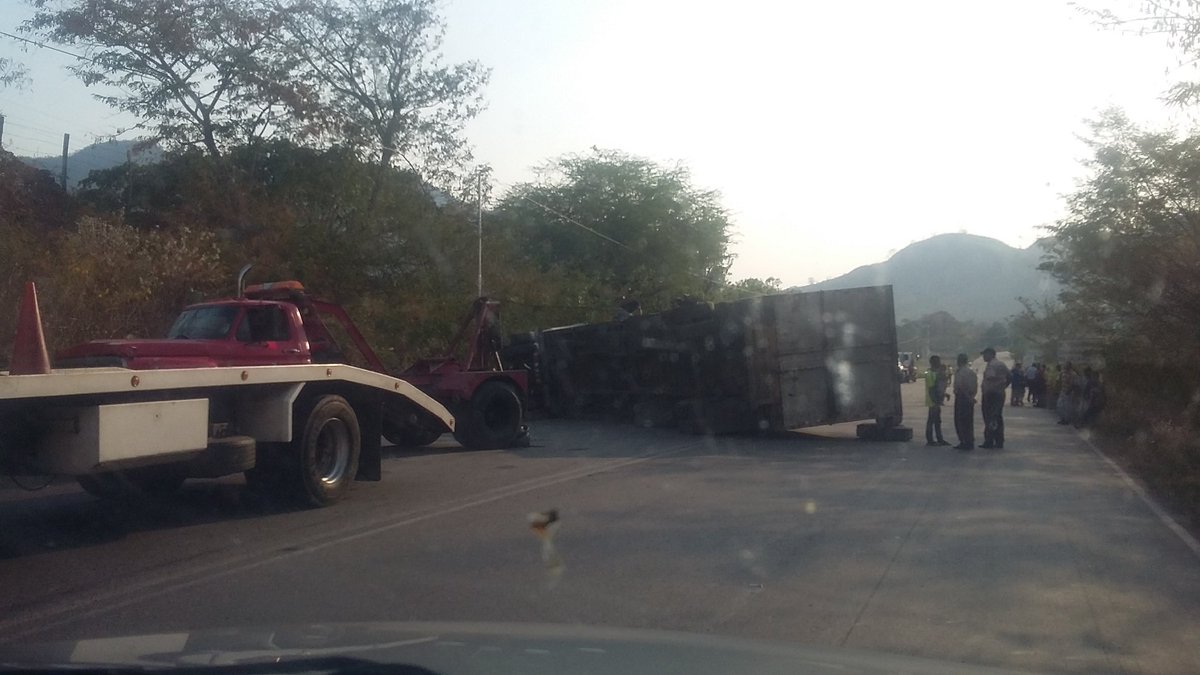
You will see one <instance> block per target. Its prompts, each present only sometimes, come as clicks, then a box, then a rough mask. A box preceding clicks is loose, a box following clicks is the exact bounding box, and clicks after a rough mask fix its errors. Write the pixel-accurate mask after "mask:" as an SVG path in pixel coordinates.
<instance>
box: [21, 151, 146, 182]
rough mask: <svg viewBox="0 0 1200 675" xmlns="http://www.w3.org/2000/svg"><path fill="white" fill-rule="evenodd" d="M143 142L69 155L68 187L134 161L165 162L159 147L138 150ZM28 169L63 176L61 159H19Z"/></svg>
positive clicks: (139, 162)
mask: <svg viewBox="0 0 1200 675" xmlns="http://www.w3.org/2000/svg"><path fill="white" fill-rule="evenodd" d="M143 143H144V141H141V140H124V141H105V142H103V143H93V144H91V145H89V146H87V147H85V148H81V149H79V150H76V151H75V152H72V153H69V154H68V155H67V187H68V188H69V189H72V190H73V189H75V187H76V186H78V185H79V181H81V180H83V179H84V178H87V175H88V174H89V173H91V172H92V171H98V170H102V169H111V168H112V167H114V166H118V165H121V164H124V163H125V162H127V161H129V159H132V160H133V161H134V163H136V164H152V163H154V162H157V161H159V160H160V159H162V150H160V149H159V148H158V146H156V145H152V146H150V147H148V148H144V149H139V147H138V146H140V145H142V144H143ZM18 159H20V160H21V161H22V162H24V163H26V164H28V165H29V166H32V167H36V168H39V169H43V170H45V171H49V172H50V173H51V174H52V175H53V176H54V177H55V179H56V180H57V179H58V176H59V174H60V173H62V157H61V156H58V157H18Z"/></svg>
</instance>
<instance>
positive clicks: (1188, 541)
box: [1079, 433, 1200, 559]
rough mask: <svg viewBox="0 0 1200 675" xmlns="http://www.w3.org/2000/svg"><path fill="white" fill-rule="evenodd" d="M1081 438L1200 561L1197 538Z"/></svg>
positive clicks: (1090, 442) (1093, 444)
mask: <svg viewBox="0 0 1200 675" xmlns="http://www.w3.org/2000/svg"><path fill="white" fill-rule="evenodd" d="M1079 438H1080V439H1082V440H1083V442H1084V443H1087V445H1088V447H1089V448H1091V449H1092V452H1094V453H1096V455H1097V456H1098V457H1100V459H1103V460H1104V461H1105V462H1107V463H1108V465H1109V466H1110V467H1112V469H1113V470H1114V471H1116V472H1117V475H1118V476H1120V477H1121V480H1122V481H1124V482H1125V484H1126V485H1127V486H1129V489H1131V490H1133V492H1134V494H1136V495H1137V496H1138V497H1140V498H1141V499H1142V502H1143V503H1144V504H1145V505H1146V506H1148V507H1150V511H1151V512H1153V513H1154V515H1156V516H1158V519H1159V520H1161V521H1162V523H1163V525H1166V526H1167V529H1169V530H1171V531H1172V532H1174V533H1175V536H1177V537H1179V539H1180V541H1182V542H1183V543H1184V545H1185V546H1187V547H1188V548H1189V549H1191V551H1192V554H1193V555H1195V556H1196V558H1197V559H1200V541H1197V540H1196V538H1195V537H1193V536H1192V533H1191V532H1188V531H1187V528H1185V527H1184V526H1182V525H1180V524H1179V521H1177V520H1175V518H1173V517H1172V516H1171V514H1169V513H1167V511H1166V509H1164V508H1163V507H1161V506H1159V505H1158V502H1157V501H1155V499H1154V497H1151V496H1150V494H1149V493H1148V492H1146V489H1145V488H1143V487H1142V486H1141V485H1139V484H1138V482H1137V481H1136V480H1134V479H1133V477H1132V476H1130V475H1129V474H1128V473H1126V471H1125V469H1122V468H1121V465H1120V464H1117V463H1116V462H1114V461H1113V460H1112V458H1111V457H1109V456H1108V455H1107V454H1105V453H1104V451H1103V450H1101V449H1100V448H1098V447H1096V444H1095V443H1093V442H1092V439H1091V438H1090V437H1089V436H1087V435H1084V434H1082V433H1081V434H1079Z"/></svg>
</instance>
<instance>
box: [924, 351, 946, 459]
mask: <svg viewBox="0 0 1200 675" xmlns="http://www.w3.org/2000/svg"><path fill="white" fill-rule="evenodd" d="M949 398H950V395H949V394H947V393H946V367H945V366H943V365H942V357H940V356H937V355H934V356H930V357H929V370H927V371H925V405H926V406H927V407H928V408H929V416H928V417H926V418H925V445H930V446H935V445H950V444H949V443H947V442H946V439H945V438H942V403H943V402H944V401H946V400H947V399H949Z"/></svg>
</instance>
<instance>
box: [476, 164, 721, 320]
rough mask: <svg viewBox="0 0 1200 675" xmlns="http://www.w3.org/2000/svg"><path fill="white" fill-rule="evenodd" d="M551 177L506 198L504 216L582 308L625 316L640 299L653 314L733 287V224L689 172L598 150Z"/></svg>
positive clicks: (511, 231) (546, 173) (518, 246)
mask: <svg viewBox="0 0 1200 675" xmlns="http://www.w3.org/2000/svg"><path fill="white" fill-rule="evenodd" d="M541 175H542V179H541V180H540V181H539V182H537V183H525V184H521V185H517V186H515V187H514V188H512V189H511V190H510V191H509V192H508V193H507V194H506V195H504V197H503V199H502V200H501V202H500V205H499V207H498V209H497V212H496V216H497V217H498V218H499V219H500V221H501V223H502V224H501V227H503V228H504V231H505V233H506V234H507V236H508V237H509V238H510V239H511V241H512V244H513V250H514V251H515V252H517V254H518V255H520V256H521V258H522V259H523V260H524V261H525V264H528V265H532V266H534V267H535V268H536V269H538V270H541V271H543V272H552V271H555V272H560V273H566V274H568V275H570V276H572V277H574V278H577V279H579V280H580V283H581V285H580V286H579V287H578V289H577V291H576V293H575V294H574V295H575V298H574V301H575V302H576V303H577V304H580V305H584V306H596V305H607V306H609V307H615V304H616V302H617V300H618V299H619V298H622V297H627V296H632V297H637V298H638V299H640V300H641V301H642V304H643V306H644V307H646V309H647V310H651V311H652V310H654V309H661V308H663V307H666V306H668V305H669V303H670V301H671V300H672V299H673V298H675V297H677V296H681V295H692V296H699V297H711V296H712V295H713V294H715V293H716V292H717V290H718V289H719V288H721V287H722V286H723V285H724V284H725V280H726V276H727V274H728V270H729V264H730V260H731V256H730V254H729V251H728V245H729V236H730V235H729V233H730V229H731V224H730V221H729V215H728V213H727V212H726V211H725V209H724V207H722V206H721V204H720V199H719V195H718V194H717V193H716V192H715V191H711V190H704V189H701V188H698V187H696V186H695V185H693V184H692V180H691V176H690V174H689V172H688V170H687V169H686V168H685V167H683V166H673V167H664V166H660V165H658V164H655V163H654V162H651V161H649V160H646V159H642V158H639V157H634V156H631V155H627V154H624V153H621V152H617V151H611V150H593V151H592V152H591V153H589V154H586V155H568V156H565V157H561V158H559V159H557V160H553V161H551V162H549V163H548V164H547V165H545V166H544V167H543V168H542V171H541Z"/></svg>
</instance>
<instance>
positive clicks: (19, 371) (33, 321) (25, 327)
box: [8, 281, 50, 375]
mask: <svg viewBox="0 0 1200 675" xmlns="http://www.w3.org/2000/svg"><path fill="white" fill-rule="evenodd" d="M8 373H9V374H10V375H47V374H49V373H50V354H49V353H48V352H47V351H46V336H45V335H44V334H42V313H41V312H40V311H38V301H37V288H35V287H34V285H33V282H32V281H27V282H25V294H24V295H23V296H21V314H20V315H19V316H18V317H17V335H16V337H14V338H13V355H12V362H11V363H9V367H8Z"/></svg>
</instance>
